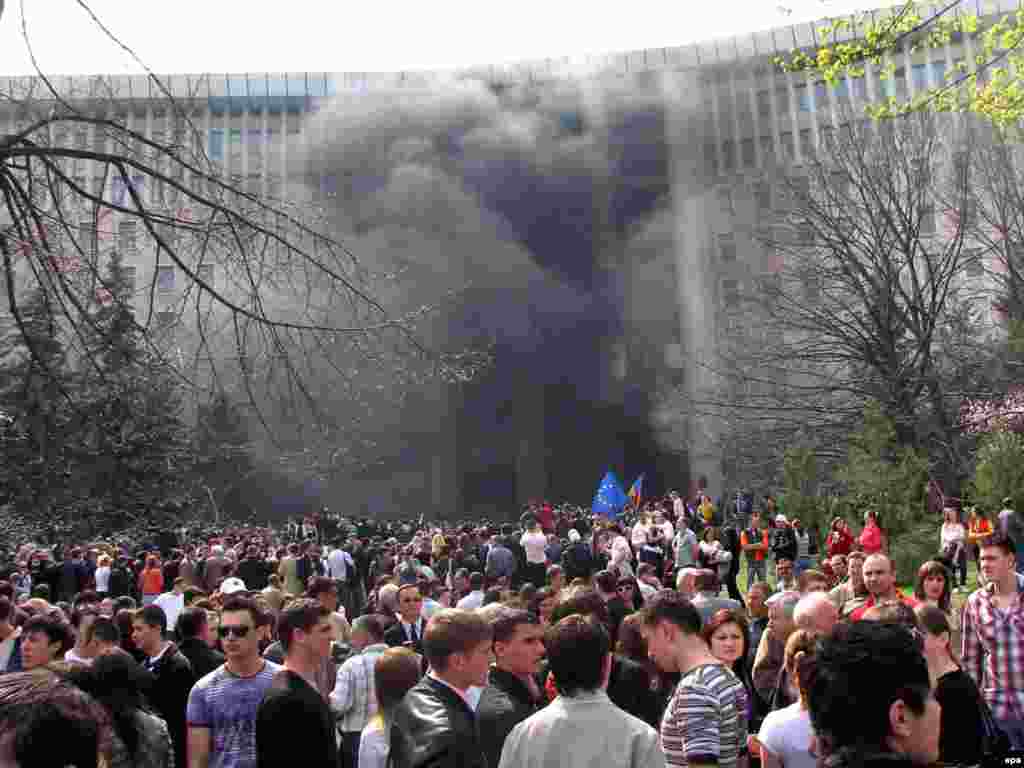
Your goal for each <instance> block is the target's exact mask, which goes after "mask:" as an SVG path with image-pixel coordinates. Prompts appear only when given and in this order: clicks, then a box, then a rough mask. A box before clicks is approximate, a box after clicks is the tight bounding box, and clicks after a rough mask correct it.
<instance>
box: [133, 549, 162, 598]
mask: <svg viewBox="0 0 1024 768" xmlns="http://www.w3.org/2000/svg"><path fill="white" fill-rule="evenodd" d="M138 589H139V593H140V594H141V595H142V604H143V605H144V606H145V605H150V604H152V603H154V602H156V599H157V598H158V597H160V594H161V593H162V592H163V591H164V573H163V570H162V569H161V568H160V561H159V560H157V558H156V556H154V555H150V556H149V557H147V558H146V567H145V568H143V569H142V573H140V574H139V580H138Z"/></svg>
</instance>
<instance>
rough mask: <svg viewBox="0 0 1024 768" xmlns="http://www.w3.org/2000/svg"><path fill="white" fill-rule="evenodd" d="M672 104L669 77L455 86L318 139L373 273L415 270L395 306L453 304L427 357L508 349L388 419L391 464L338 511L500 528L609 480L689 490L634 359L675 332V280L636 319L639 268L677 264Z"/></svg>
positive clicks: (380, 108)
mask: <svg viewBox="0 0 1024 768" xmlns="http://www.w3.org/2000/svg"><path fill="white" fill-rule="evenodd" d="M670 91H671V89H669V88H666V85H665V83H664V81H662V80H661V79H660V78H650V79H645V80H639V79H637V78H629V79H621V80H615V81H614V82H610V83H609V82H606V81H602V80H599V79H596V78H580V79H572V80H570V79H565V80H560V81H557V82H549V83H543V84H534V85H529V86H522V85H513V86H508V85H501V84H495V83H487V82H484V81H482V80H461V81H451V82H447V83H444V84H439V85H436V86H433V87H429V88H415V89H413V88H402V89H390V90H389V89H373V90H370V91H369V92H362V93H359V94H352V95H350V96H342V97H339V98H338V99H337V100H336V101H334V102H333V103H331V104H329V105H327V106H326V107H325V108H324V109H323V110H322V111H321V112H320V114H319V115H318V116H317V117H316V118H315V120H314V121H313V122H312V124H311V125H310V126H308V128H307V132H308V134H309V135H311V136H316V137H322V142H321V143H319V144H317V145H316V146H314V147H313V148H312V149H311V151H310V155H309V166H308V169H309V171H310V172H311V173H315V174H318V175H321V176H327V177H328V178H329V179H330V180H331V181H330V184H331V186H332V188H333V191H334V193H335V194H334V196H333V198H332V200H331V202H330V203H329V207H330V218H331V221H332V225H333V226H334V227H336V228H337V230H338V232H339V234H341V235H342V236H343V237H345V238H346V239H347V240H348V242H349V243H350V244H351V248H352V250H353V251H354V252H355V253H357V254H358V255H359V258H360V259H361V260H362V262H363V265H364V266H366V267H367V268H368V269H370V270H371V271H375V272H388V271H391V270H395V269H399V270H401V271H402V278H401V279H400V280H399V281H397V282H395V283H394V285H393V288H392V289H391V291H390V294H389V296H388V300H389V302H390V303H391V306H392V308H393V309H395V310H399V309H403V308H405V309H410V308H413V307H416V306H420V305H423V304H432V303H435V302H439V301H444V304H445V306H444V310H443V311H442V312H440V313H439V314H438V315H437V317H436V318H435V319H434V321H433V322H432V323H431V326H430V329H429V331H428V332H427V333H428V335H429V336H430V338H431V341H432V342H433V343H435V344H440V345H442V346H444V347H446V348H453V349H454V348H458V347H459V346H460V345H472V344H480V343H486V344H488V345H490V346H492V348H493V351H494V365H493V367H492V368H491V369H490V370H489V371H487V372H486V373H485V374H483V375H482V376H481V377H479V378H478V379H477V380H474V381H473V382H471V383H469V384H465V385H461V386H459V387H457V388H456V387H445V388H434V389H431V390H424V391H423V392H421V393H419V395H418V396H416V397H412V398H410V399H409V400H408V401H407V402H406V403H405V404H404V406H402V407H398V406H396V407H395V408H394V409H393V410H392V412H390V413H382V414H380V421H379V424H380V428H379V432H380V445H381V446H382V451H383V453H385V454H386V456H385V460H384V461H383V463H382V464H381V465H380V470H379V471H378V472H376V473H373V472H371V473H367V474H365V475H364V476H363V477H362V478H355V479H352V480H350V481H348V482H346V485H345V489H344V491H342V490H341V489H334V490H332V495H334V496H337V495H338V494H341V493H343V494H344V497H345V498H346V499H347V500H348V502H351V505H352V506H351V507H350V506H349V503H348V502H346V503H344V504H342V505H343V506H346V508H349V509H350V510H351V511H353V512H360V511H366V512H370V513H377V514H393V513H411V514H419V513H420V512H423V511H426V512H427V513H428V514H429V513H431V512H433V511H435V509H436V512H437V513H444V514H447V515H448V516H453V515H455V514H458V513H460V512H465V513H467V514H477V513H485V512H492V513H497V514H506V513H512V512H513V511H514V510H515V504H516V502H517V501H518V502H520V503H521V502H523V501H525V499H526V498H528V497H542V496H543V497H547V498H550V499H563V498H570V499H573V500H576V501H581V502H585V501H586V500H588V499H589V497H590V496H591V495H592V493H593V491H594V488H595V487H596V484H597V481H598V479H599V478H600V476H601V474H602V473H603V472H604V470H605V469H606V468H608V467H609V466H610V467H613V468H615V469H616V470H618V471H619V472H622V473H624V474H625V475H626V476H627V477H631V476H632V475H633V474H634V473H635V472H640V471H644V472H647V473H648V478H649V480H650V482H651V483H652V485H654V486H655V487H657V486H661V487H665V485H667V484H669V483H671V484H672V487H679V486H683V485H685V482H686V480H687V478H686V476H685V474H686V468H685V462H684V461H683V460H682V459H683V457H681V456H679V455H671V454H666V453H665V452H664V451H663V450H662V449H660V448H659V447H658V446H657V443H656V441H655V439H654V437H653V436H652V434H651V430H650V427H649V412H650V402H651V391H652V389H653V387H654V385H655V382H654V380H653V378H652V374H651V370H650V366H648V367H647V368H645V367H644V365H643V359H642V358H643V355H640V357H639V358H638V359H637V360H633V359H630V361H629V364H628V365H627V364H626V363H625V359H624V352H623V350H624V349H627V348H629V349H633V350H643V349H645V344H647V343H648V342H650V343H652V344H654V347H655V351H654V352H653V354H660V352H659V349H660V347H658V344H661V343H662V342H663V341H664V340H665V339H662V338H661V336H663V335H665V336H667V337H668V338H671V337H672V328H673V324H674V327H676V328H678V325H679V321H678V316H677V314H676V297H675V285H674V278H672V277H671V276H669V277H667V278H666V280H667V284H662V285H659V286H657V287H656V288H657V290H655V291H653V292H651V293H648V292H647V291H648V289H650V288H652V286H649V285H648V286H645V287H644V288H643V290H644V295H643V296H641V299H643V298H644V297H646V299H647V300H649V301H650V306H647V307H645V308H644V311H643V312H642V313H640V314H639V315H636V313H632V312H631V311H630V306H629V303H630V302H629V297H630V296H631V295H633V296H635V293H634V291H635V290H636V286H635V285H632V284H631V275H633V274H635V270H632V269H631V264H630V263H628V262H630V260H632V259H636V258H644V259H649V258H651V257H652V256H653V257H656V258H664V257H665V256H666V254H665V249H674V248H675V238H674V237H673V236H672V226H673V225H672V222H673V220H674V219H673V215H672V208H673V204H672V194H673V184H674V177H678V175H679V168H678V163H679V157H678V156H672V155H673V153H672V152H670V151H669V147H670V146H671V144H672V139H671V136H672V135H673V133H674V132H677V131H678V125H677V124H676V122H675V121H676V118H675V117H674V112H678V105H671V104H670V101H671V100H672V99H673V98H674V97H673V96H672V95H668V96H667V95H666V94H667V93H669V92H670ZM667 105H668V106H667ZM676 143H678V142H676ZM678 149H679V148H678V147H676V150H678ZM683 149H684V151H685V150H686V147H685V144H684V148H683ZM693 153H694V154H695V153H696V150H695V149H694V150H693ZM678 154H679V153H678V151H676V152H675V155H678ZM645 254H646V255H645ZM666 261H667V263H674V256H672V255H670V256H669V257H668V258H667V260H666ZM453 289H455V290H458V291H459V293H458V295H457V296H455V297H454V298H447V299H445V296H446V293H447V292H449V291H451V290H453ZM635 316H641V317H643V327H641V328H639V329H638V328H637V327H635V324H634V323H633V322H632V321H631V320H630V318H631V317H635ZM648 331H650V333H649V334H648ZM647 336H650V338H645V337H647ZM627 337H631V338H627ZM627 340H628V341H630V343H629V344H626V343H625V342H626V341H627ZM654 342H657V343H654ZM644 354H646V352H645V353H644ZM629 357H630V358H633V357H636V355H635V354H630V355H629ZM439 483H440V484H452V485H453V486H454V488H457V489H458V492H457V493H456V492H455V491H454V488H453V489H448V488H442V489H438V488H437V487H436V486H437V485H438V484H439ZM662 483H664V484H665V485H662ZM371 489H372V490H371ZM452 505H457V506H458V507H459V508H458V509H452V508H451V507H452Z"/></svg>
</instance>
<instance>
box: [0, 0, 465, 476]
mask: <svg viewBox="0 0 1024 768" xmlns="http://www.w3.org/2000/svg"><path fill="white" fill-rule="evenodd" d="M79 5H80V6H81V7H82V9H83V11H84V12H86V13H88V14H89V15H90V16H91V17H92V20H93V21H94V23H96V24H97V25H99V27H100V28H101V29H102V30H103V31H104V32H107V28H106V27H105V26H104V25H103V23H102V21H101V20H100V19H99V18H97V17H96V16H95V14H94V13H93V11H92V10H91V9H90V8H89V6H88V5H86V4H85V3H84V2H80V3H79ZM9 21H10V19H9ZM23 32H24V40H25V43H26V45H27V46H29V50H30V51H31V39H30V35H29V33H28V30H27V29H25V28H24V27H23ZM107 34H108V35H109V37H110V40H111V43H112V44H114V45H120V46H121V47H123V48H125V50H128V51H129V53H131V55H133V56H134V55H135V54H134V53H132V52H131V51H130V49H128V48H127V46H124V44H123V43H121V42H120V41H119V40H117V39H116V38H115V37H114V36H113V35H112V34H110V33H107ZM136 60H137V61H138V57H136ZM139 63H140V64H141V61H140V62H139ZM147 71H148V70H147ZM37 74H38V76H37V77H34V78H26V79H23V80H11V81H9V82H10V83H11V86H10V87H9V88H7V89H5V92H2V93H0V114H2V115H3V116H5V117H6V116H8V115H13V117H14V124H15V125H16V126H17V128H16V130H14V131H13V132H11V133H8V134H6V135H0V258H2V260H3V261H2V264H3V270H2V274H3V277H4V281H3V294H4V300H3V303H4V305H5V306H4V307H3V308H4V309H5V310H7V311H8V312H9V316H10V317H11V318H12V321H13V324H14V325H15V326H16V327H17V328H19V329H21V330H22V331H23V332H22V333H21V337H22V339H23V340H24V342H25V343H26V344H27V345H28V346H29V353H30V354H31V356H32V358H33V359H34V360H36V362H37V364H38V365H39V366H40V367H41V368H42V369H43V370H45V365H46V359H45V356H42V355H38V354H37V353H36V350H33V349H32V348H31V336H30V334H27V333H24V324H23V317H22V314H23V313H22V311H21V309H22V305H23V302H24V300H25V297H26V296H27V295H29V294H30V293H32V292H33V291H38V290H42V291H43V292H44V293H45V295H47V296H48V297H49V299H50V301H51V304H52V306H53V307H54V312H55V315H56V319H57V322H58V323H59V324H60V326H61V327H62V328H63V329H64V330H65V331H66V332H67V333H68V334H69V335H70V337H71V338H72V339H73V343H72V345H71V346H72V349H71V352H72V354H73V355H74V357H75V360H76V365H78V366H82V367H89V366H93V367H96V358H97V356H98V355H101V354H102V352H103V350H102V349H97V347H96V345H95V343H92V341H93V340H94V339H95V334H94V333H93V332H94V331H95V330H96V329H95V327H94V323H95V316H96V309H97V307H98V306H100V305H102V304H104V303H110V302H120V301H122V299H121V298H120V297H118V296H116V295H115V294H116V291H113V290H111V288H112V286H109V285H107V284H106V281H107V279H108V278H107V276H106V272H105V263H106V260H107V256H108V254H109V251H110V250H111V249H112V248H114V247H119V246H116V245H115V244H114V243H112V242H111V240H115V241H116V238H115V237H114V235H115V233H114V232H113V231H112V229H111V228H112V224H111V222H112V221H113V220H114V218H115V217H116V218H117V219H119V221H121V222H122V224H121V226H126V227H127V228H128V230H129V231H131V230H134V232H135V237H137V238H138V242H139V243H140V244H141V245H140V247H139V248H138V253H139V255H138V258H136V259H135V263H136V264H140V265H144V266H143V267H142V268H140V269H139V272H140V273H143V272H145V273H148V274H149V275H150V279H149V280H148V281H147V284H146V285H143V286H139V290H138V291H137V294H138V295H137V296H136V298H135V302H134V304H135V308H136V310H137V314H136V317H137V321H136V322H137V325H138V328H137V329H138V331H139V332H140V333H141V335H142V338H143V339H144V340H145V344H146V345H147V347H148V348H149V349H150V350H151V351H152V352H153V353H154V354H156V355H158V356H159V358H160V359H161V360H164V361H166V362H167V363H168V364H170V365H172V367H173V370H174V371H175V373H176V375H177V376H178V377H179V379H180V381H181V383H182V385H183V386H185V387H187V388H189V389H191V390H193V391H201V390H203V389H204V388H205V389H209V390H213V391H224V390H228V391H232V390H234V391H237V392H238V393H240V396H241V397H242V398H243V399H244V400H246V401H247V402H248V403H249V405H250V406H251V409H250V410H251V413H252V414H253V416H254V418H255V419H256V420H257V421H259V422H262V424H263V426H264V427H266V433H267V435H268V436H269V437H270V438H271V439H272V440H273V441H274V442H275V444H277V445H278V446H279V447H283V448H285V449H286V453H288V455H290V456H292V457H298V458H297V459H295V460H296V461H298V462H299V463H303V462H306V461H308V462H309V463H311V464H312V465H313V466H314V467H316V468H317V469H318V470H319V471H327V470H328V469H329V468H330V466H331V465H332V464H336V463H338V462H343V460H344V459H346V458H351V459H352V460H355V459H356V458H357V456H358V455H359V450H358V449H359V448H360V447H365V445H361V444H360V438H359V435H360V434H362V433H363V431H364V430H361V429H360V423H359V422H360V418H364V417H365V414H363V416H360V409H359V408H358V407H353V404H354V403H360V402H364V401H365V402H366V403H367V404H370V403H373V402H376V403H377V404H378V405H379V404H380V402H381V401H382V400H383V399H397V398H400V397H402V395H403V393H404V392H405V391H407V390H408V389H409V388H413V387H416V386H418V385H420V384H421V383H422V382H424V381H427V380H432V379H438V380H441V381H459V380H463V379H465V378H467V377H469V376H471V375H472V373H473V371H474V370H476V368H477V367H478V366H479V365H480V364H481V363H482V361H484V359H485V357H484V356H483V355H478V354H474V353H470V352H463V351H461V350H447V351H444V352H442V351H439V349H438V348H437V345H435V344H433V343H432V342H431V341H429V334H427V333H425V332H424V331H425V327H426V325H427V323H428V322H429V319H430V317H431V315H432V313H433V311H434V310H435V309H436V308H437V304H436V303H431V304H427V305H424V306H418V307H416V308H414V309H409V308H408V307H404V306H403V307H401V308H400V309H397V310H396V309H393V306H394V304H393V303H392V302H389V301H388V300H387V299H386V298H382V297H384V296H390V295H394V294H395V293H398V292H400V291H401V287H400V285H399V281H400V280H401V276H400V275H395V274H375V273H374V272H373V268H372V267H371V266H369V265H367V264H365V263H363V262H362V261H361V260H360V258H359V257H358V255H357V254H356V253H354V252H353V251H352V250H351V249H350V248H349V247H348V246H347V245H346V243H345V242H343V241H342V240H341V239H340V238H339V237H337V236H335V234H334V233H333V232H332V230H331V227H330V222H329V221H328V220H327V219H326V218H325V216H324V215H323V210H322V209H321V208H318V206H317V205H316V201H315V200H314V201H312V203H313V204H311V205H304V204H302V203H293V202H289V200H290V199H291V198H292V197H293V194H292V193H293V192H294V191H295V189H297V188H301V187H302V186H303V183H304V181H305V180H303V179H297V180H292V182H291V183H292V184H293V185H294V186H293V188H292V189H290V190H284V191H283V192H284V194H282V190H275V191H272V192H271V194H262V193H261V191H260V190H256V189H252V188H249V187H248V186H247V185H246V184H245V183H243V182H244V180H242V179H238V178H230V177H225V176H224V175H223V174H222V171H221V169H220V168H219V167H218V165H217V164H216V163H215V162H213V161H212V160H211V159H210V157H208V155H207V152H206V137H205V136H203V135H201V132H200V130H199V128H198V127H197V123H196V118H197V116H198V115H199V110H200V109H201V108H202V106H203V102H201V101H200V100H199V99H198V98H193V97H192V96H190V95H188V94H186V95H184V96H182V95H181V94H180V93H175V94H172V93H171V91H170V89H169V88H168V87H167V85H166V84H165V83H164V82H163V81H162V80H161V78H159V77H157V76H156V75H154V74H152V73H150V74H149V75H148V77H147V84H148V86H149V89H150V91H151V93H152V94H155V97H153V98H151V106H152V107H153V108H154V109H157V110H159V111H161V112H164V113H165V114H166V115H167V116H168V118H169V120H168V125H170V126H172V128H171V131H170V134H169V135H167V136H166V137H163V138H160V137H155V136H153V135H147V134H146V133H145V132H144V131H141V130H136V129H135V128H134V127H133V126H132V125H131V124H129V123H128V122H126V121H125V120H124V119H122V118H121V117H119V113H120V112H121V109H120V108H119V106H118V104H119V94H118V93H117V91H116V87H115V86H114V84H113V83H112V82H111V81H110V80H109V79H105V78H91V79H90V80H89V81H88V83H84V84H83V83H79V84H78V85H73V86H68V85H65V83H64V81H61V82H57V81H55V80H54V79H51V78H50V77H48V76H47V75H46V74H45V73H44V72H43V71H42V70H39V71H38V73H37ZM0 120H3V117H0ZM112 190H114V191H115V192H114V193H112ZM122 245H123V244H122ZM161 266H168V267H173V268H174V269H175V270H176V272H177V274H178V275H180V276H184V282H185V286H184V290H182V291H180V293H179V294H178V295H177V299H176V300H175V301H174V302H173V303H170V304H168V303H166V302H165V301H163V299H162V297H161V296H160V295H159V294H160V291H159V290H158V280H159V275H160V267H161ZM210 266H215V267H216V269H217V274H218V279H217V280H213V279H211V277H210V272H209V270H208V267H210ZM396 286H397V287H396ZM63 396H64V397H66V398H68V399H69V400H74V398H75V393H74V392H71V391H65V392H63ZM341 401H344V402H345V403H346V405H347V407H346V408H345V409H343V410H342V409H337V408H335V407H333V406H334V405H336V404H337V403H338V402H341ZM272 413H275V414H276V416H275V417H274V418H273V423H271V422H270V420H269V415H270V414H272ZM288 427H291V428H288Z"/></svg>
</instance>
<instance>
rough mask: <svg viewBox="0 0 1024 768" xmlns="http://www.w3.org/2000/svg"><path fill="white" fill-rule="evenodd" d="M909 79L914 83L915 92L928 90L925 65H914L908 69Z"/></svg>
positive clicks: (926, 67) (926, 66)
mask: <svg viewBox="0 0 1024 768" xmlns="http://www.w3.org/2000/svg"><path fill="white" fill-rule="evenodd" d="M910 77H911V79H912V80H913V82H914V90H915V91H925V90H927V89H928V65H927V64H914V65H913V66H912V67H911V68H910Z"/></svg>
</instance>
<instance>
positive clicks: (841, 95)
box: [833, 77, 850, 104]
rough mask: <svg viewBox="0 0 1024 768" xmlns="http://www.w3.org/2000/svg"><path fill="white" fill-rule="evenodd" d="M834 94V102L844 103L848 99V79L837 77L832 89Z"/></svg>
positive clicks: (847, 101)
mask: <svg viewBox="0 0 1024 768" xmlns="http://www.w3.org/2000/svg"><path fill="white" fill-rule="evenodd" d="M833 90H834V92H835V96H836V103H838V104H846V103H849V101H850V81H849V80H847V79H846V78H845V77H841V78H839V80H837V81H836V87H835V88H834V89H833Z"/></svg>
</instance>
